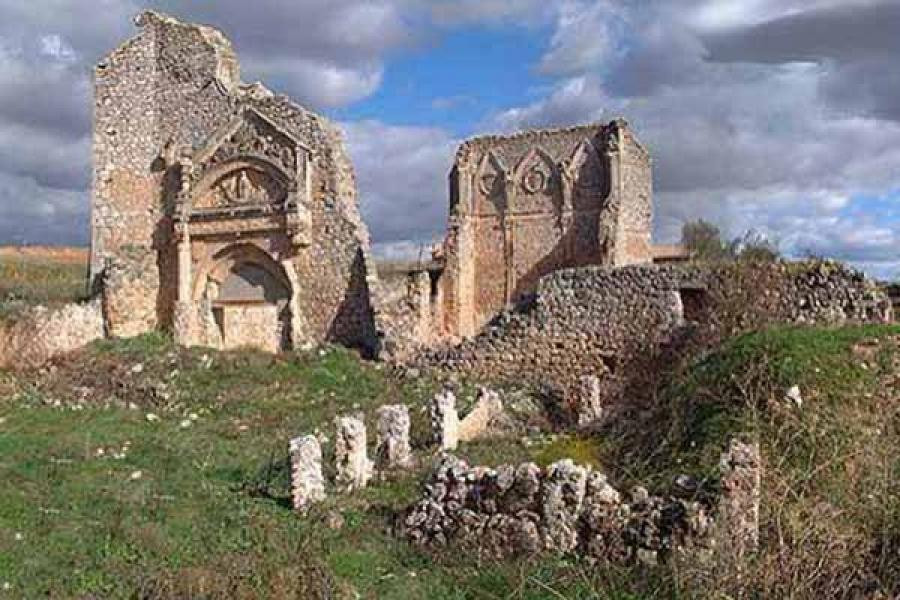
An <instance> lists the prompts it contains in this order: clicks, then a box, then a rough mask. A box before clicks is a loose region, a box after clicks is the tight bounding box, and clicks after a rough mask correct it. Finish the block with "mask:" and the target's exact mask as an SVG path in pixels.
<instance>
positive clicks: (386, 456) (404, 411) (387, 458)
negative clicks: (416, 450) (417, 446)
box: [375, 404, 412, 469]
mask: <svg viewBox="0 0 900 600" xmlns="http://www.w3.org/2000/svg"><path fill="white" fill-rule="evenodd" d="M409 423H410V421H409V409H408V408H407V407H406V406H403V405H402V404H398V405H394V406H382V407H381V408H379V409H378V437H377V438H376V448H377V451H376V455H375V456H376V464H377V466H378V468H379V469H395V468H401V469H402V468H407V467H409V466H411V464H412V450H411V449H410V446H409Z"/></svg>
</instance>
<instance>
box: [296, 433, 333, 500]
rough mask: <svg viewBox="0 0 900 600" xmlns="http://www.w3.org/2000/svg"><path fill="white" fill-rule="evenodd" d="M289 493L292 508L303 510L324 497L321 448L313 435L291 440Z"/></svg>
mask: <svg viewBox="0 0 900 600" xmlns="http://www.w3.org/2000/svg"><path fill="white" fill-rule="evenodd" d="M290 453H291V495H292V497H293V501H294V510H296V511H299V512H305V511H307V510H308V509H309V507H310V506H311V505H312V504H314V503H316V502H321V501H322V500H324V499H325V478H324V477H323V476H322V448H321V447H320V446H319V440H318V439H316V436H314V435H307V436H304V437H301V438H297V439H294V440H291V444H290Z"/></svg>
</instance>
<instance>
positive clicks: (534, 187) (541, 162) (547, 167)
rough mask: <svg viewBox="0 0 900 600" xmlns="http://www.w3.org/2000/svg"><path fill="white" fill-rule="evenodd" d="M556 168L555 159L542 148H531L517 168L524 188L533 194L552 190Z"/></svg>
mask: <svg viewBox="0 0 900 600" xmlns="http://www.w3.org/2000/svg"><path fill="white" fill-rule="evenodd" d="M554 170H555V167H554V163H553V160H552V159H551V158H550V156H549V155H548V154H547V153H546V152H544V151H543V150H540V149H532V150H530V151H529V152H528V154H526V155H525V158H523V159H522V162H521V163H520V164H519V167H518V169H516V171H517V173H519V179H520V185H521V188H522V190H524V191H525V193H526V194H532V195H533V194H545V193H549V192H550V191H551V186H552V183H553V175H554Z"/></svg>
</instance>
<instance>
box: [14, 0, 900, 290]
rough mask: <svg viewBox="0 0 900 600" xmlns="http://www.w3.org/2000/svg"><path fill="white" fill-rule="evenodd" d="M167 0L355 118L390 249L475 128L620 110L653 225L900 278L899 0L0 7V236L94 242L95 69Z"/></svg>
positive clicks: (402, 246) (379, 237)
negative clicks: (648, 191)
mask: <svg viewBox="0 0 900 600" xmlns="http://www.w3.org/2000/svg"><path fill="white" fill-rule="evenodd" d="M145 7H152V8H157V9H161V10H163V11H166V12H169V13H171V14H173V15H175V16H177V17H179V18H183V19H188V20H195V21H198V22H203V23H208V24H213V25H215V26H217V27H219V28H220V29H222V30H223V31H224V32H225V33H226V34H227V35H228V36H229V37H230V38H231V39H232V40H233V41H234V42H235V44H236V47H237V50H238V52H239V53H240V56H241V58H242V64H243V68H244V69H243V70H244V79H245V80H247V81H253V80H257V79H261V80H263V81H265V82H266V83H267V84H268V85H269V86H270V87H273V88H276V89H278V90H279V91H284V92H287V93H289V94H290V95H292V96H293V97H294V98H295V99H297V100H298V101H300V102H301V103H303V104H305V105H306V106H308V107H309V108H312V109H314V110H318V111H322V112H324V113H325V114H327V115H329V116H330V117H331V118H332V119H334V120H336V121H338V122H339V123H340V124H341V125H342V127H343V128H344V130H345V132H346V135H347V140H348V143H349V146H350V150H351V154H352V155H353V158H354V161H355V164H356V168H357V171H358V175H359V179H360V188H361V203H362V208H363V212H364V215H365V217H366V220H367V222H368V223H369V226H370V228H371V230H372V234H373V238H374V239H375V241H376V242H377V243H378V245H379V248H380V250H381V251H382V252H385V253H390V252H398V251H404V250H406V251H408V250H409V248H410V247H414V246H415V244H420V243H425V242H429V241H431V240H432V239H434V238H436V237H438V236H439V235H440V234H441V232H442V231H443V228H444V224H445V220H446V196H447V193H446V175H447V172H448V170H449V167H450V162H451V159H452V155H453V151H454V149H455V146H456V145H457V144H458V143H459V141H460V140H461V139H463V138H465V137H467V136H470V135H474V134H480V133H486V132H498V131H512V130H516V129H520V128H523V127H534V126H550V125H568V124H574V123H579V122H586V121H596V120H608V119H612V118H614V117H616V116H619V115H621V116H624V117H626V118H627V119H628V120H629V121H630V122H631V123H632V124H633V126H634V127H635V128H636V129H637V130H638V133H639V135H640V136H641V138H642V140H643V141H644V142H645V143H646V145H647V146H648V147H649V148H650V149H651V152H652V153H653V155H654V160H655V186H656V198H655V199H656V226H655V234H656V238H657V240H658V241H660V242H668V241H675V240H677V238H678V236H679V231H680V227H681V224H682V223H683V222H684V221H685V220H688V219H694V218H697V217H701V216H702V217H704V218H707V219H708V220H711V221H713V222H715V223H717V224H718V225H720V226H721V227H722V228H723V230H725V231H726V232H727V233H728V234H729V235H737V234H740V233H741V232H743V231H746V230H748V229H755V230H757V231H759V232H761V233H763V234H766V235H768V236H770V237H772V238H773V239H776V240H777V241H778V242H779V244H780V246H781V248H782V249H783V250H785V251H786V252H788V253H792V254H795V255H803V254H808V253H815V254H818V255H827V256H833V257H837V258H840V259H844V260H847V261H851V262H853V263H855V264H857V265H859V266H862V267H863V268H865V269H866V270H868V271H869V272H870V273H872V274H874V275H878V276H890V277H898V278H900V69H898V68H897V66H896V61H897V60H898V57H900V0H634V1H628V2H625V1H623V0H619V1H614V0H549V1H548V0H293V1H290V2H286V1H284V0H254V1H253V2H248V1H247V0H194V1H187V0H155V1H142V0H27V1H26V0H0V211H2V212H0V214H2V219H0V243H66V244H73V243H78V244H84V243H86V240H87V237H88V222H87V214H88V210H89V209H88V191H87V190H88V187H89V161H90V154H89V148H90V139H89V137H88V136H89V129H90V95H91V92H90V85H89V79H88V77H89V73H90V66H91V65H92V64H93V63H95V62H96V61H97V60H98V59H99V58H100V57H101V56H102V55H103V54H104V53H106V52H108V51H109V50H110V49H112V48H113V47H115V46H116V45H117V44H118V43H119V42H121V41H122V40H123V39H125V38H126V37H128V36H130V35H133V33H134V26H133V25H132V18H133V17H134V15H135V14H137V13H138V12H139V11H140V10H141V9H142V8H145Z"/></svg>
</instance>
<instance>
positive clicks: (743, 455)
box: [717, 439, 762, 556]
mask: <svg viewBox="0 0 900 600" xmlns="http://www.w3.org/2000/svg"><path fill="white" fill-rule="evenodd" d="M719 468H720V469H721V472H722V497H721V499H720V505H719V518H718V519H717V521H719V530H720V534H721V535H722V536H726V537H727V538H728V539H727V540H723V542H724V541H727V542H729V543H727V544H723V547H732V548H734V550H735V552H736V553H737V555H738V556H743V555H744V554H747V553H749V552H753V551H755V550H756V548H757V547H758V546H759V501H760V488H761V475H762V462H761V459H760V452H759V444H758V443H746V442H742V441H740V440H738V439H732V440H731V443H730V445H729V447H728V450H727V451H726V452H725V453H724V454H722V458H721V461H720V462H719Z"/></svg>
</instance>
